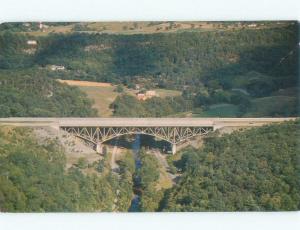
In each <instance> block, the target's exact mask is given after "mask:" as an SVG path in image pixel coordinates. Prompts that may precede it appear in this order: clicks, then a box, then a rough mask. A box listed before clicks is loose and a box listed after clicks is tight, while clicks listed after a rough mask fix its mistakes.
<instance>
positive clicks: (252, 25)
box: [248, 23, 257, 28]
mask: <svg viewBox="0 0 300 230" xmlns="http://www.w3.org/2000/svg"><path fill="white" fill-rule="evenodd" d="M256 26H257V25H256V24H255V23H252V24H249V25H248V27H252V28H253V27H256Z"/></svg>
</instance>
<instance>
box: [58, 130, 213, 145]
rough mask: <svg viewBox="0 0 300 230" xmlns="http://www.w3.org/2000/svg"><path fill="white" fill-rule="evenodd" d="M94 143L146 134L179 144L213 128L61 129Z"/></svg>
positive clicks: (204, 133)
mask: <svg viewBox="0 0 300 230" xmlns="http://www.w3.org/2000/svg"><path fill="white" fill-rule="evenodd" d="M60 128H61V129H63V130H65V131H67V132H68V133H71V134H73V135H75V136H77V137H80V138H82V139H84V140H86V141H90V142H92V143H95V144H96V143H102V142H105V141H108V140H110V139H113V138H115V137H119V136H122V135H126V134H129V135H130V134H145V135H150V136H154V137H157V138H159V139H162V140H165V141H167V142H169V143H171V144H179V143H181V142H184V141H186V140H188V139H190V138H192V137H195V136H202V135H206V134H208V133H209V132H212V131H213V127H210V126H208V127H60Z"/></svg>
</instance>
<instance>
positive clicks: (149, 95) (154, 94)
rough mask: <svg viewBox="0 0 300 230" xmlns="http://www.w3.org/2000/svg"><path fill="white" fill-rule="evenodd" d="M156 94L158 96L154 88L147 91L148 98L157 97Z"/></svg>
mask: <svg viewBox="0 0 300 230" xmlns="http://www.w3.org/2000/svg"><path fill="white" fill-rule="evenodd" d="M155 96H156V92H155V91H154V90H148V91H146V97H147V98H151V97H155Z"/></svg>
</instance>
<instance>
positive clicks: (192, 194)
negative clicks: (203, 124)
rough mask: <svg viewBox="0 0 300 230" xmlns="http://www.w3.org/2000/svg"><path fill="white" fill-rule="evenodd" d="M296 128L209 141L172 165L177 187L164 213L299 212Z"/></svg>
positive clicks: (272, 128)
mask: <svg viewBox="0 0 300 230" xmlns="http://www.w3.org/2000/svg"><path fill="white" fill-rule="evenodd" d="M299 128H300V123H299V121H297V122H286V123H283V124H280V125H270V126H264V127H262V128H252V129H250V130H247V131H243V132H238V131H237V132H234V133H232V134H227V135H224V136H222V137H219V138H216V137H212V138H208V139H206V141H205V144H204V148H203V149H199V150H195V149H188V150H185V151H184V152H183V155H182V158H181V160H180V161H177V162H175V165H176V166H177V167H178V168H179V169H180V170H182V171H183V175H182V177H181V179H180V181H179V183H178V184H177V185H176V186H175V187H173V188H172V189H171V190H170V191H169V192H168V193H166V194H165V200H164V204H163V206H162V209H163V210H164V211H279V210H282V211H287V210H299V208H300V194H299V191H300V184H299V175H300V167H299V165H300V164H299V160H300V159H299V147H300V145H299V144H300V142H299V140H300V133H299Z"/></svg>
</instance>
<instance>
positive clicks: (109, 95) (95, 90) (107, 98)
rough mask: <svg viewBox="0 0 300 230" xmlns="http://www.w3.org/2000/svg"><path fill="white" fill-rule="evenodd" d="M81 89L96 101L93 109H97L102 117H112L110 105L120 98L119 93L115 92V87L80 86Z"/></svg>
mask: <svg viewBox="0 0 300 230" xmlns="http://www.w3.org/2000/svg"><path fill="white" fill-rule="evenodd" d="M79 88H80V90H82V91H83V92H85V93H86V94H87V96H88V97H89V98H90V99H92V100H93V101H94V105H93V108H95V109H97V111H98V115H99V116H100V117H111V116H112V110H111V109H110V108H109V105H110V104H111V103H112V102H113V101H114V100H115V99H116V97H117V96H118V93H117V92H114V89H115V86H109V87H108V86H79Z"/></svg>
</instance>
